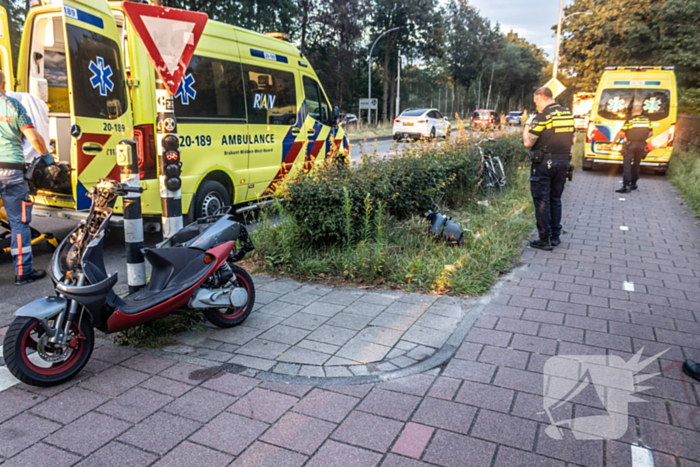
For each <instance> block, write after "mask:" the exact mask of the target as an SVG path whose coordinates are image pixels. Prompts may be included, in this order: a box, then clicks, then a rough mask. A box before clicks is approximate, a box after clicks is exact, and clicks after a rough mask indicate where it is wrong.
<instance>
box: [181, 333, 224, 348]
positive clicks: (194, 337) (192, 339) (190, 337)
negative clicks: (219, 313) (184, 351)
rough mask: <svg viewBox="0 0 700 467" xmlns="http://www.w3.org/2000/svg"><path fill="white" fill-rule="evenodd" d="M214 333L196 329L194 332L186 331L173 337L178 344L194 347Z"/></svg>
mask: <svg viewBox="0 0 700 467" xmlns="http://www.w3.org/2000/svg"><path fill="white" fill-rule="evenodd" d="M214 332H215V331H214V330H213V329H197V330H195V331H188V332H183V333H182V334H178V335H177V336H175V340H176V341H178V342H179V343H180V344H184V345H190V346H193V347H196V346H198V345H199V344H201V343H202V342H203V341H205V340H207V338H208V337H209V336H210V335H211V334H213V333H214Z"/></svg>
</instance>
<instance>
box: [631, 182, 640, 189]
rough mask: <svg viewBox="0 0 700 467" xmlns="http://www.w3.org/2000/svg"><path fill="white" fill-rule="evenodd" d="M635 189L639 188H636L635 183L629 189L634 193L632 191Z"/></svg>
mask: <svg viewBox="0 0 700 467" xmlns="http://www.w3.org/2000/svg"><path fill="white" fill-rule="evenodd" d="M637 188H639V187H638V186H637V184H636V183H635V184H634V185H632V186H631V187H630V190H632V191H634V190H636V189H637Z"/></svg>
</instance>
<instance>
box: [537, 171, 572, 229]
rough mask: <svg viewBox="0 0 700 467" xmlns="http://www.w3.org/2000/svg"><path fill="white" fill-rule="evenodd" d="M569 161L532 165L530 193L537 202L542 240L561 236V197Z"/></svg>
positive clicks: (538, 224)
mask: <svg viewBox="0 0 700 467" xmlns="http://www.w3.org/2000/svg"><path fill="white" fill-rule="evenodd" d="M568 169H569V161H558V160H555V161H553V160H544V161H542V162H540V163H539V164H535V163H533V164H532V169H531V170H530V192H531V193H532V199H533V201H534V202H535V217H536V218H537V231H538V233H539V235H540V239H541V240H546V239H548V238H555V239H556V238H559V235H561V195H562V193H563V192H564V182H565V181H566V172H567V170H568Z"/></svg>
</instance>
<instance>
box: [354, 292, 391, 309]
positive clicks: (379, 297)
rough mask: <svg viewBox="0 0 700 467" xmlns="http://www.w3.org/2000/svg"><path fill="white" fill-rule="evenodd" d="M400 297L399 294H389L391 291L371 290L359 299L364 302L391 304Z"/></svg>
mask: <svg viewBox="0 0 700 467" xmlns="http://www.w3.org/2000/svg"><path fill="white" fill-rule="evenodd" d="M397 298H398V296H397V294H389V293H382V292H370V293H367V294H365V295H363V296H362V297H360V299H359V300H358V301H359V302H364V303H372V304H375V305H385V306H389V305H391V304H392V303H394V302H395V301H396V299H397Z"/></svg>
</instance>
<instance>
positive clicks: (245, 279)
mask: <svg viewBox="0 0 700 467" xmlns="http://www.w3.org/2000/svg"><path fill="white" fill-rule="evenodd" d="M230 266H231V270H232V271H233V274H234V276H233V278H232V279H231V280H230V281H229V283H228V284H227V286H228V287H243V288H244V289H246V292H248V301H247V302H246V303H245V304H244V305H243V306H239V307H228V308H205V309H204V310H202V313H204V317H205V318H207V320H208V321H209V322H210V323H211V324H213V325H214V326H218V327H220V328H231V327H233V326H238V325H239V324H241V323H242V322H243V321H245V319H246V318H247V317H248V315H249V314H250V312H251V311H253V305H255V286H254V285H253V278H252V277H250V274H248V272H247V271H246V270H245V269H243V268H242V267H240V266H236V265H234V264H230Z"/></svg>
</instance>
